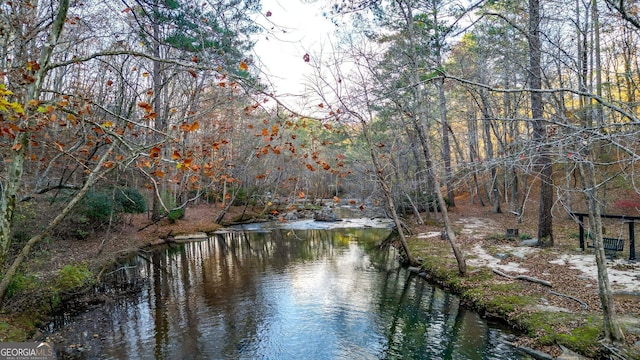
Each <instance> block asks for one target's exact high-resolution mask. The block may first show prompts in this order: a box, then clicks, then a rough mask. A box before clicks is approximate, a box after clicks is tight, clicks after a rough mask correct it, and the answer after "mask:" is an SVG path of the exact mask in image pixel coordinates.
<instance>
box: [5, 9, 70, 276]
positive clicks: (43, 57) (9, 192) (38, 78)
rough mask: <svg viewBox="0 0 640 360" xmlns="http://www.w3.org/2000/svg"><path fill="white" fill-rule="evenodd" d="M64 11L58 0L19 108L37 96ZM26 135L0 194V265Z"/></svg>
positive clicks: (8, 235)
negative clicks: (36, 66) (31, 78)
mask: <svg viewBox="0 0 640 360" xmlns="http://www.w3.org/2000/svg"><path fill="white" fill-rule="evenodd" d="M68 11H69V0H61V1H60V4H59V7H58V12H57V13H56V17H55V19H54V21H53V23H52V24H51V32H50V33H49V37H48V39H47V42H46V43H45V45H44V46H43V47H42V50H41V52H40V58H39V63H38V65H39V66H40V68H39V69H38V70H37V71H36V74H35V80H34V81H33V83H32V84H30V85H29V87H28V89H27V94H26V99H23V100H24V106H23V109H25V110H26V109H27V108H28V105H27V104H29V102H30V101H31V100H34V99H38V98H39V96H40V91H41V88H42V83H43V82H44V78H45V76H46V75H47V72H48V70H49V69H48V66H49V63H50V62H51V54H52V53H53V49H54V48H55V46H56V45H57V44H58V39H59V38H60V35H61V34H62V30H63V29H64V24H65V20H66V18H67V12H68ZM26 118H27V121H32V119H29V117H26ZM27 125H29V126H25V128H28V127H30V125H32V124H31V123H29V124H27ZM30 137H31V133H30V132H29V131H22V132H20V133H19V134H18V136H17V137H16V139H15V142H14V148H18V150H16V151H15V153H14V156H13V157H12V158H11V162H10V164H9V166H8V171H7V175H6V183H5V184H6V185H5V188H4V191H3V192H2V198H0V227H1V230H0V266H1V265H2V264H4V263H5V261H6V260H7V258H6V257H7V253H8V251H9V249H10V247H11V236H12V235H11V232H12V231H11V224H12V220H13V213H14V211H15V207H16V201H17V195H18V191H19V190H20V188H21V187H22V174H23V171H24V160H25V156H26V151H27V148H28V147H29V140H30Z"/></svg>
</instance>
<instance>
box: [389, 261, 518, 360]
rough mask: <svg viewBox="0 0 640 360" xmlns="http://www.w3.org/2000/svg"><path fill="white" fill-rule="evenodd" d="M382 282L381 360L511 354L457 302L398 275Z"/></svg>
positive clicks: (399, 272) (414, 278) (414, 279)
mask: <svg viewBox="0 0 640 360" xmlns="http://www.w3.org/2000/svg"><path fill="white" fill-rule="evenodd" d="M383 276H384V277H385V279H384V280H382V281H379V282H378V284H380V286H381V288H380V295H379V299H380V303H379V305H378V306H379V311H380V313H381V314H382V318H381V323H380V327H381V328H383V329H385V334H386V335H385V336H386V339H387V348H386V349H385V351H384V353H383V354H380V357H381V358H424V359H432V358H433V359H435V358H437V359H485V358H500V357H501V356H504V355H505V353H507V352H508V349H505V348H504V345H503V346H502V348H501V346H500V345H501V341H500V339H499V333H498V332H496V331H492V330H491V329H490V328H489V327H488V326H487V325H486V323H484V322H483V321H480V318H479V316H478V315H477V314H476V313H474V312H472V311H468V310H467V309H466V308H464V307H463V306H461V305H460V301H459V299H458V298H457V297H456V296H453V295H450V294H447V293H445V292H443V291H441V290H439V289H437V288H435V287H433V286H431V285H430V284H428V283H426V282H425V281H424V280H423V279H421V278H419V277H417V276H415V275H413V274H407V272H406V271H403V270H400V269H398V270H397V271H393V272H391V271H389V272H387V273H386V274H384V275H383Z"/></svg>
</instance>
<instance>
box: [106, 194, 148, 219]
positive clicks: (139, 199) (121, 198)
mask: <svg viewBox="0 0 640 360" xmlns="http://www.w3.org/2000/svg"><path fill="white" fill-rule="evenodd" d="M114 200H115V203H116V204H117V205H118V211H119V212H123V213H126V214H142V213H144V212H146V211H147V199H146V198H145V197H144V195H142V193H141V192H140V191H139V190H138V189H135V188H122V189H117V190H116V192H115V198H114Z"/></svg>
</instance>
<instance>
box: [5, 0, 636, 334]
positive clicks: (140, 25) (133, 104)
mask: <svg viewBox="0 0 640 360" xmlns="http://www.w3.org/2000/svg"><path fill="white" fill-rule="evenodd" d="M291 1H298V0H291ZM300 1H303V0H300ZM272 11H275V9H267V8H263V7H262V5H261V2H260V1H259V0H220V1H213V0H203V1H200V0H199V1H183V0H121V1H95V0H86V1H80V0H74V1H71V0H58V1H54V0H51V1H46V0H43V1H37V0H36V1H32V0H19V1H0V44H1V46H0V52H2V54H1V56H0V75H1V76H0V153H1V154H2V156H1V158H2V161H1V162H0V268H1V269H2V278H1V279H2V280H1V282H0V299H4V300H5V301H6V298H7V289H8V288H9V287H10V284H11V281H12V279H13V278H14V276H15V275H16V274H17V273H18V272H19V271H20V267H21V265H22V264H23V263H24V261H25V260H26V259H28V258H29V256H30V252H31V250H32V249H33V247H34V246H36V245H37V244H38V243H40V242H42V241H64V239H65V238H83V237H87V236H90V235H91V233H92V232H95V231H98V230H104V229H108V228H110V227H112V226H115V225H116V224H118V223H119V222H123V221H126V219H127V214H131V213H148V220H149V223H153V222H157V221H160V220H162V219H165V218H168V219H173V220H175V219H179V218H180V217H181V216H183V215H184V212H185V209H187V210H186V211H188V206H189V205H190V204H193V203H202V202H211V203H214V202H215V203H218V204H222V207H223V209H229V207H230V206H232V205H251V206H259V207H261V208H263V209H264V212H273V215H276V216H277V215H278V211H277V210H272V209H271V206H272V205H273V204H275V203H279V204H290V208H291V209H294V208H295V206H297V204H301V203H302V204H307V203H308V204H313V203H314V202H315V200H316V199H332V200H333V201H340V199H349V200H348V201H349V202H351V203H352V204H355V205H358V206H360V207H361V208H369V207H376V206H381V207H384V208H385V209H386V211H387V213H388V214H389V216H390V217H391V218H393V219H394V221H395V222H396V225H397V229H398V232H399V236H400V239H401V240H400V242H401V244H403V248H404V250H405V255H406V258H407V262H408V263H409V264H412V265H416V264H418V260H417V259H415V258H413V257H412V255H411V252H410V250H409V248H408V247H407V246H406V241H405V236H404V233H403V216H404V214H406V213H407V212H413V213H415V214H422V216H424V217H426V218H425V219H422V220H429V219H430V218H431V217H434V216H436V214H435V213H436V212H437V213H438V214H437V216H438V217H439V218H440V219H441V220H442V223H443V227H444V229H445V232H446V234H447V238H448V240H449V244H450V245H451V250H452V252H453V253H454V254H455V257H456V259H457V262H458V271H459V273H460V274H461V275H462V276H464V275H465V273H466V264H465V256H464V254H463V253H462V251H461V250H460V248H459V246H458V244H457V241H456V233H455V231H454V229H453V228H452V226H451V224H450V222H449V220H448V215H447V209H448V208H452V207H455V206H456V204H455V196H456V195H457V194H461V193H466V194H468V195H469V199H470V200H469V201H471V202H477V203H480V204H482V205H484V206H488V207H491V208H492V209H493V211H494V212H510V213H512V214H513V215H514V216H515V217H516V218H518V217H519V216H521V214H523V213H524V210H525V208H528V207H531V206H536V207H537V210H536V211H537V212H538V224H537V229H538V233H537V234H536V235H537V239H538V241H539V245H540V246H541V247H553V246H554V236H553V229H554V227H553V216H552V210H556V211H562V212H564V213H565V214H569V213H571V212H573V211H582V212H586V213H588V214H589V223H590V224H593V226H592V229H591V232H592V233H593V237H594V242H595V247H596V249H597V251H596V259H597V262H598V265H599V287H600V300H601V303H602V308H603V313H604V315H605V316H604V333H605V338H606V339H607V340H608V341H612V342H616V341H621V340H622V339H623V338H624V335H623V334H622V332H621V330H620V327H619V325H618V324H617V322H616V314H615V309H613V306H612V296H611V289H610V287H609V284H608V279H607V272H606V271H607V270H606V266H604V262H605V254H604V249H603V247H602V233H603V230H602V223H601V222H600V221H599V219H600V215H601V214H603V213H617V214H627V215H635V216H637V214H638V209H639V207H640V190H639V188H638V184H637V182H636V171H637V170H640V168H639V167H638V166H637V164H636V162H637V161H638V159H639V157H640V152H639V150H640V148H639V143H638V131H639V130H640V119H639V115H638V106H639V105H640V104H639V99H638V97H639V95H636V93H637V92H639V86H640V84H638V80H639V79H640V59H639V57H638V53H637V49H638V43H639V41H640V17H639V16H638V7H637V5H636V3H635V2H629V1H626V0H590V1H585V0H573V1H566V0H550V1H545V2H540V1H539V0H528V1H522V0H480V1H471V2H456V1H448V0H395V1H391V0H389V1H387V0H351V1H344V0H343V1H337V0H336V1H333V0H331V1H328V0H327V1H326V11H325V16H326V17H327V18H328V19H330V20H331V21H333V23H334V25H335V29H336V30H335V32H336V33H335V36H336V37H335V38H336V39H337V40H336V41H335V42H333V43H332V48H331V49H323V50H324V51H323V52H322V53H313V52H308V53H301V54H300V57H299V61H300V62H304V63H305V65H306V66H308V67H309V68H310V69H312V71H313V76H311V77H310V78H309V79H308V83H307V92H306V93H305V94H299V97H298V98H297V102H298V103H299V104H300V105H301V106H295V107H294V106H291V105H290V104H289V103H288V102H284V101H282V99H281V98H280V97H279V95H278V94H277V92H275V91H274V84H273V83H272V82H271V81H275V80H271V79H269V78H268V77H266V76H265V69H263V68H262V67H261V63H260V59H259V56H257V54H255V53H253V52H252V47H253V43H254V41H255V39H256V38H257V37H269V36H271V37H277V35H278V32H282V31H284V29H282V28H280V27H279V25H278V24H277V23H275V22H270V21H271V20H270V18H271V17H272V15H273V14H272ZM258 18H259V19H261V22H257V21H256V19H258ZM265 22H266V23H269V24H270V25H271V26H269V27H265V26H264V25H259V23H260V24H264V23H265ZM274 51H277V48H274ZM612 189H615V190H616V193H618V194H624V196H623V197H622V198H612V197H611V196H609V193H610V192H611V191H612ZM533 200H535V201H533ZM532 204H535V205H532ZM45 209H46V210H45ZM434 209H436V210H437V211H436V212H431V211H428V210H434ZM425 210H427V211H425ZM223 215H224V211H222V212H221V216H223ZM35 218H37V219H38V221H37V222H34V221H33V219H35ZM220 220H221V217H219V218H218V219H214V222H219V221H220ZM52 239H53V240H52Z"/></svg>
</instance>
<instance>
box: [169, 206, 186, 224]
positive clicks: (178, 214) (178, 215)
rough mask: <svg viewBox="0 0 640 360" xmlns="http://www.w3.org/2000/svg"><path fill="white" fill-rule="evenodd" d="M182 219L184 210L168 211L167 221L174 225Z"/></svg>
mask: <svg viewBox="0 0 640 360" xmlns="http://www.w3.org/2000/svg"><path fill="white" fill-rule="evenodd" d="M182 218H184V208H179V209H173V210H171V211H169V214H168V215H167V219H169V221H171V222H172V223H175V222H176V221H178V220H180V219H182Z"/></svg>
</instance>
